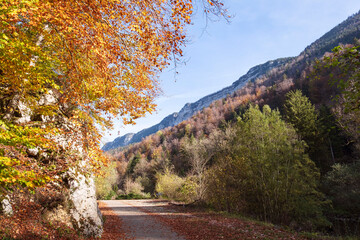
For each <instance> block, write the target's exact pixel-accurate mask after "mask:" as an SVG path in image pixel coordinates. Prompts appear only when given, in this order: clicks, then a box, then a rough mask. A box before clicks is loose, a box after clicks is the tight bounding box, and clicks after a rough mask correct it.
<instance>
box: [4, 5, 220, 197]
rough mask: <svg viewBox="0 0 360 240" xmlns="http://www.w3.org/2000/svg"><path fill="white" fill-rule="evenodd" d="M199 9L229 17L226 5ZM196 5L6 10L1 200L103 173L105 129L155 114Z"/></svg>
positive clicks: (12, 7) (16, 7)
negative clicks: (72, 175) (85, 169)
mask: <svg viewBox="0 0 360 240" xmlns="http://www.w3.org/2000/svg"><path fill="white" fill-rule="evenodd" d="M200 3H202V4H203V6H204V8H203V9H204V11H205V12H206V13H216V14H218V15H219V16H221V15H223V16H225V10H223V9H222V3H221V1H218V0H208V1H206V0H203V1H200ZM193 4H194V3H193V2H192V1H191V0H169V1H165V0H146V1H134V0H127V1H118V0H106V1H93V0H89V1H73V0H70V1H52V0H45V1H39V0H26V1H25V0H5V1H1V4H0V62H1V66H0V133H1V135H0V136H1V138H0V159H1V161H0V187H1V190H0V192H1V193H5V192H6V191H7V190H9V189H11V188H12V186H19V185H20V186H24V187H30V188H33V187H36V186H40V185H42V184H43V183H44V182H47V181H49V180H51V179H52V180H54V178H53V177H54V176H55V175H57V174H59V173H62V172H64V171H66V169H68V168H69V167H71V166H73V165H76V164H77V163H78V161H79V160H80V158H83V157H86V158H87V159H89V162H90V163H91V164H90V166H92V170H96V169H97V168H98V167H99V163H101V162H104V161H105V157H104V156H103V155H102V152H101V150H100V149H99V140H100V138H101V134H100V132H99V127H100V128H106V127H110V128H111V126H112V118H114V117H120V118H121V119H122V121H123V123H124V124H129V123H133V120H134V119H136V118H138V117H141V116H144V115H145V113H147V112H150V113H151V112H152V111H153V110H154V108H155V104H154V103H153V100H154V97H156V96H157V94H158V93H159V86H158V81H157V77H158V74H159V72H161V71H162V70H163V69H164V68H165V67H166V66H168V65H169V64H170V62H177V61H179V58H180V57H181V55H182V48H183V47H184V46H185V43H186V31H185V26H186V25H187V24H190V22H191V16H192V9H193ZM59 139H60V140H59ZM64 142H66V143H64ZM74 149H76V150H77V151H79V150H80V151H79V152H81V153H82V155H81V156H79V155H77V156H76V154H75V156H74V155H73V154H70V152H69V151H70V150H71V151H73V150H74ZM29 151H30V152H31V153H29ZM34 151H35V153H34ZM13 153H14V154H13ZM69 155H71V156H72V157H69ZM49 156H50V157H49ZM100 165H101V164H100Z"/></svg>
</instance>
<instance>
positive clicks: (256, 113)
mask: <svg viewBox="0 0 360 240" xmlns="http://www.w3.org/2000/svg"><path fill="white" fill-rule="evenodd" d="M233 131H234V132H235V133H236V134H235V137H234V138H233V140H231V141H229V144H230V146H229V147H228V148H225V149H230V150H226V151H224V152H222V153H221V154H220V155H219V158H220V159H225V160H223V161H221V160H220V161H218V163H217V164H216V165H215V166H216V168H215V169H214V168H212V169H211V170H210V172H212V174H211V175H210V176H212V178H211V180H210V186H211V185H216V184H217V185H219V186H220V185H221V183H223V185H224V184H225V186H224V187H225V189H229V191H228V192H226V193H224V194H226V195H227V196H220V197H219V196H218V195H216V196H214V198H215V201H223V202H224V203H226V202H228V201H229V204H230V205H231V206H232V209H235V210H236V209H240V210H241V211H243V212H246V213H249V214H251V215H253V214H256V215H257V216H259V217H261V218H262V219H263V220H266V221H269V220H270V221H274V222H281V223H285V224H289V222H290V221H291V220H293V221H297V222H298V223H299V224H300V223H301V222H306V224H308V226H307V227H312V226H314V225H316V224H320V223H324V222H321V221H322V220H323V218H322V213H321V205H322V199H321V198H322V195H321V193H320V192H319V191H318V190H317V188H318V182H319V177H320V174H319V171H318V169H317V168H316V166H315V164H314V163H313V162H312V161H311V160H310V159H309V157H308V156H307V154H306V153H305V144H304V142H303V141H301V140H299V138H298V136H297V134H296V131H295V129H294V128H292V127H291V126H288V125H287V124H286V123H285V122H284V121H283V120H282V119H281V116H280V114H279V112H278V111H276V110H271V109H270V107H269V106H267V105H265V106H264V107H263V111H260V109H259V108H258V107H257V106H256V107H250V108H249V109H248V111H247V112H246V113H245V114H244V115H243V116H242V119H239V121H238V123H237V125H236V126H235V127H233ZM223 162H225V163H226V165H225V166H224V167H222V164H221V163H223ZM219 163H220V164H219ZM224 170H226V171H227V172H225V171H224ZM228 170H229V171H228ZM223 177H224V178H223ZM223 179H224V180H223ZM218 183H220V184H218ZM217 198H218V199H219V200H216V199H217ZM224 198H227V199H224Z"/></svg>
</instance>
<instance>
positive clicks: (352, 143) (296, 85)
mask: <svg viewBox="0 0 360 240" xmlns="http://www.w3.org/2000/svg"><path fill="white" fill-rule="evenodd" d="M359 46H360V43H359V42H358V41H356V42H355V43H354V44H347V45H340V46H337V47H335V48H334V49H333V50H332V52H327V53H326V54H325V55H323V56H322V57H321V58H319V59H316V58H313V59H312V60H311V61H304V60H303V59H304V56H303V55H300V56H299V57H297V58H294V59H292V60H291V61H289V62H288V63H287V64H285V65H284V66H282V67H279V68H275V69H272V70H271V71H270V72H268V73H267V74H266V75H265V76H263V77H261V78H258V79H257V80H255V81H253V82H248V83H247V85H246V86H245V87H244V88H242V89H240V90H239V91H237V92H236V93H234V94H233V95H231V96H230V95H229V96H228V97H226V98H225V99H222V100H218V101H215V102H213V103H212V104H211V105H210V107H208V108H205V109H203V110H202V111H200V112H198V113H197V114H196V115H195V116H193V117H192V118H191V119H189V120H187V121H184V122H182V123H180V124H179V125H177V126H174V127H171V128H170V127H169V128H167V129H164V130H161V131H159V132H157V133H156V134H153V135H151V136H148V137H146V138H145V139H143V141H142V142H140V143H136V144H133V145H130V146H128V147H125V148H119V149H115V150H111V151H109V154H110V155H111V156H112V157H113V162H112V164H111V165H110V166H108V167H107V170H106V172H107V174H105V175H104V176H103V177H100V178H98V179H97V182H96V183H97V196H98V198H100V199H111V198H112V199H114V198H117V199H121V198H129V197H139V198H141V197H150V196H152V197H161V198H166V199H170V200H173V201H177V202H182V203H183V204H186V205H197V206H203V207H208V208H211V209H214V210H218V211H226V212H229V213H236V214H241V215H245V216H250V217H253V218H256V219H260V220H264V221H268V222H273V223H277V224H283V225H288V226H290V227H292V228H295V229H299V230H320V231H326V232H330V233H332V234H351V235H352V234H360V233H359V231H358V230H356V229H358V228H357V227H358V225H359V215H360V185H359V183H360V174H359V172H360V171H359V170H360V162H359V159H360V138H359V136H360V135H359V133H360V128H359V126H360V125H359V119H360V118H359V117H360V116H359V103H360V99H359V97H360V94H359V87H360V85H359V83H360V81H359V80H360V79H359V77H360V72H359V64H360V62H359V59H360V52H359Z"/></svg>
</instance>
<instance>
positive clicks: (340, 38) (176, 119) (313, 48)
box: [102, 12, 360, 151]
mask: <svg viewBox="0 0 360 240" xmlns="http://www.w3.org/2000/svg"><path fill="white" fill-rule="evenodd" d="M359 29H360V12H359V13H357V14H354V15H353V16H350V17H349V18H348V19H347V20H345V21H343V22H342V23H340V24H339V25H337V26H336V27H334V28H333V29H331V30H330V31H329V32H327V33H326V34H324V35H323V36H322V37H321V38H319V39H318V40H316V41H315V42H314V43H312V44H311V45H309V46H308V47H307V48H306V49H305V50H304V51H303V52H302V53H300V55H299V56H298V57H296V58H292V57H290V58H281V59H277V60H273V61H268V62H266V63H264V64H260V65H257V66H255V67H253V68H251V69H250V70H249V71H248V72H247V73H246V74H245V75H243V76H242V77H240V78H239V79H238V80H237V81H235V82H234V83H233V84H232V85H231V86H229V87H226V88H224V89H222V90H220V91H218V92H215V93H213V94H210V95H207V96H205V97H203V98H201V99H200V100H198V101H197V102H194V103H187V104H185V106H184V107H183V108H182V109H181V110H180V112H178V113H173V114H171V115H169V116H167V117H166V118H164V119H163V120H162V121H161V122H160V123H159V124H156V125H154V126H152V127H150V128H147V129H144V130H142V131H140V132H138V133H136V134H126V135H124V136H122V137H118V138H116V139H115V140H114V141H113V142H109V143H107V144H105V145H104V147H103V148H102V149H103V150H104V151H108V150H111V149H114V148H118V147H123V146H126V145H129V144H131V143H136V142H140V141H141V140H142V139H143V138H144V137H146V136H149V135H151V134H153V133H156V132H157V131H159V130H161V129H164V128H166V127H172V126H175V125H177V124H179V123H180V122H182V121H184V120H187V119H189V118H190V117H192V116H193V115H194V114H195V113H196V112H197V111H200V110H202V109H203V108H205V107H208V106H209V105H210V104H211V103H212V102H213V101H215V100H218V99H222V98H224V97H226V96H227V95H231V94H232V93H234V92H235V91H236V90H238V89H240V88H242V87H243V86H244V85H245V84H246V83H247V82H249V81H255V80H256V79H257V78H259V77H261V76H263V75H264V74H266V73H267V72H268V71H270V70H271V69H274V68H278V67H281V66H283V65H285V64H286V63H289V62H291V61H295V63H296V65H301V64H303V65H304V64H306V63H307V62H310V61H312V60H313V59H314V58H318V57H321V56H322V55H323V54H324V53H325V52H330V51H331V49H332V48H334V47H335V46H337V45H339V44H340V43H343V44H346V43H353V42H354V39H355V38H357V39H359V38H360V30H359ZM294 69H296V68H294Z"/></svg>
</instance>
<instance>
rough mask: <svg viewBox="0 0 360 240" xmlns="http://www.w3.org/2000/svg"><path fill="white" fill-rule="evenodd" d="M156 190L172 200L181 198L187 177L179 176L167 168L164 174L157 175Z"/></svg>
mask: <svg viewBox="0 0 360 240" xmlns="http://www.w3.org/2000/svg"><path fill="white" fill-rule="evenodd" d="M156 178H157V182H156V188H155V189H156V192H157V193H158V194H159V195H160V196H161V197H164V198H167V199H170V200H181V199H182V198H183V196H182V193H181V188H182V186H183V184H184V183H185V179H183V178H181V177H179V176H177V175H176V174H174V173H172V172H170V170H168V169H166V170H165V172H164V173H163V174H157V175H156Z"/></svg>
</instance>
